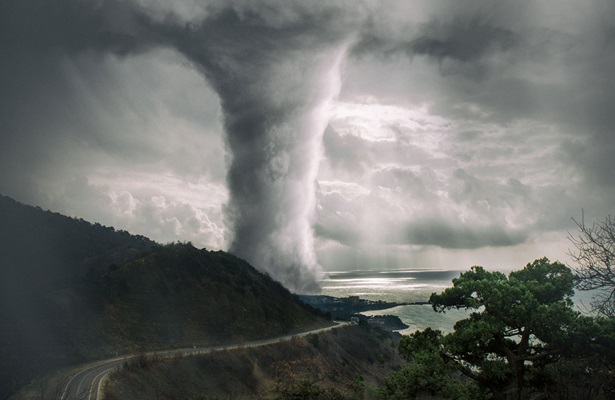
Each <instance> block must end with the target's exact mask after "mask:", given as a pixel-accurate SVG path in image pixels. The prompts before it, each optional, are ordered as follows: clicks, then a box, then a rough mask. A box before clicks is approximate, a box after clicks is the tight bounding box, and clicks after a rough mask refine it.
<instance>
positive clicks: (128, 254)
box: [0, 196, 326, 398]
mask: <svg viewBox="0 0 615 400" xmlns="http://www.w3.org/2000/svg"><path fill="white" fill-rule="evenodd" d="M0 221H2V224H0V326H2V327H3V329H1V330H0V398H4V397H5V396H6V395H7V394H9V393H10V392H11V391H14V390H16V389H17V388H18V387H20V386H22V385H23V384H25V383H27V381H28V380H29V379H30V378H32V377H33V376H34V375H37V374H41V373H44V372H46V371H49V370H51V369H55V368H59V367H62V366H65V365H71V364H74V363H78V362H82V361H86V360H92V359H97V358H103V357H108V356H112V355H115V354H116V353H120V354H122V353H127V352H136V351H141V350H150V349H163V348H172V347H182V346H192V345H193V344H198V345H207V344H216V343H224V342H232V341H240V340H243V339H256V338H262V337H267V336H274V335H279V334H282V333H288V332H292V331H293V330H301V329H305V328H308V327H312V326H317V325H324V324H325V323H326V321H325V320H324V319H322V318H321V317H320V316H318V315H317V314H316V313H314V312H313V309H311V308H309V307H307V306H305V305H304V304H303V303H301V302H300V301H299V300H298V298H297V297H296V296H294V295H292V294H291V293H290V292H288V291H287V290H286V289H285V288H283V287H282V286H281V285H280V284H278V283H276V282H274V281H273V280H271V279H270V278H269V277H267V276H265V275H263V274H261V273H259V272H258V271H256V270H255V269H254V268H253V267H251V266H250V265H249V264H248V263H246V262H245V261H243V260H240V259H238V258H236V257H234V256H232V255H231V254H228V253H224V252H210V251H207V250H198V249H196V248H194V247H193V246H192V245H190V244H172V245H166V246H161V245H158V244H156V243H154V242H152V241H150V240H149V239H147V238H145V237H142V236H132V235H130V234H128V233H127V232H122V231H119V232H118V231H115V230H114V229H113V228H107V227H103V226H100V225H98V224H94V225H92V224H90V223H88V222H86V221H83V220H77V219H73V218H68V217H65V216H62V215H59V214H56V213H51V212H45V211H42V210H40V209H37V208H34V207H29V206H25V205H22V204H19V203H17V202H15V201H13V200H11V199H9V198H6V197H1V196H0Z"/></svg>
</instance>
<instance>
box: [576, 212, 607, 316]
mask: <svg viewBox="0 0 615 400" xmlns="http://www.w3.org/2000/svg"><path fill="white" fill-rule="evenodd" d="M573 221H574V222H575V224H576V225H577V227H578V228H579V234H578V236H577V237H573V236H569V239H570V241H571V242H572V244H573V245H574V246H575V247H576V250H577V251H571V252H569V255H570V256H571V258H572V260H573V261H574V262H575V263H576V264H577V267H575V273H576V278H575V279H576V287H577V288H578V289H579V290H593V291H596V294H595V295H594V298H593V302H592V309H593V311H594V312H596V313H597V314H598V315H604V316H607V317H615V220H613V219H612V218H611V216H610V215H609V216H608V217H606V218H605V220H604V221H597V222H595V223H594V224H592V225H591V226H589V225H586V224H585V219H584V218H583V217H582V218H581V222H577V221H576V220H574V219H573Z"/></svg>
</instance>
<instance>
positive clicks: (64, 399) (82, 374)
mask: <svg viewBox="0 0 615 400" xmlns="http://www.w3.org/2000/svg"><path fill="white" fill-rule="evenodd" d="M346 325H349V323H348V322H335V325H333V326H328V327H325V328H319V329H314V330H311V331H307V332H301V333H297V334H294V335H285V336H280V337H276V338H271V339H265V340H257V341H253V342H246V343H241V344H231V345H225V346H218V347H197V348H192V349H174V350H163V351H152V352H149V353H145V354H139V355H131V356H125V357H116V358H110V359H108V360H101V361H98V362H95V363H93V364H88V365H87V366H85V367H83V368H82V369H79V370H77V371H76V372H74V373H73V375H71V377H70V379H69V380H68V381H67V383H66V386H65V387H64V390H63V391H62V396H61V400H99V399H101V398H102V396H101V392H102V385H103V382H104V380H105V378H106V377H107V375H108V374H109V373H110V372H111V371H112V370H113V369H114V368H116V367H119V366H120V365H122V364H124V363H125V362H127V361H130V360H135V359H137V358H139V357H142V356H145V357H154V356H156V357H161V358H172V357H174V356H176V355H181V356H190V355H196V354H206V353H211V352H214V351H221V350H230V349H239V348H246V347H258V346H266V345H269V344H273V343H280V342H284V341H289V340H291V339H292V338H294V337H295V338H296V337H304V336H308V335H312V334H315V333H320V332H325V331H329V330H331V329H335V328H338V327H340V326H346Z"/></svg>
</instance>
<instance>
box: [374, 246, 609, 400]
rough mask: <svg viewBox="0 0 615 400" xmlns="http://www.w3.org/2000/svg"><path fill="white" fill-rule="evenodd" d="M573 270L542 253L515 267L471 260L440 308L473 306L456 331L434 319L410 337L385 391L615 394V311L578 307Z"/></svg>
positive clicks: (398, 394) (392, 394) (452, 395)
mask: <svg viewBox="0 0 615 400" xmlns="http://www.w3.org/2000/svg"><path fill="white" fill-rule="evenodd" d="M573 286H574V275H573V273H572V271H571V270H570V269H569V268H568V267H566V266H565V265H563V264H561V263H558V262H553V263H551V262H549V260H547V259H545V258H543V259H540V260H536V261H534V262H533V263H531V264H528V265H527V266H526V267H525V268H523V269H521V270H519V271H514V272H511V273H510V274H509V275H508V276H506V275H504V274H502V273H501V272H489V271H486V270H484V269H483V268H482V267H473V268H472V269H471V270H470V271H468V272H465V273H462V274H461V275H460V277H459V278H457V279H454V280H453V286H452V287H451V288H448V289H446V290H444V291H443V292H442V293H441V294H435V293H434V294H432V296H431V298H430V303H431V304H432V305H433V308H434V310H436V311H438V312H445V311H446V310H449V309H452V308H465V309H469V310H473V312H472V313H471V314H470V316H469V317H468V318H466V319H463V320H461V321H458V322H457V323H456V324H455V330H454V332H452V333H450V334H446V335H444V334H443V333H442V332H440V331H437V330H432V329H431V328H427V329H425V330H423V331H419V332H415V333H414V334H412V335H410V336H407V337H404V338H403V339H402V340H401V342H400V345H399V352H400V355H401V356H402V357H404V358H405V359H406V360H408V361H409V363H408V364H407V365H406V366H405V367H404V368H403V369H402V370H401V371H399V372H397V373H395V374H394V375H393V376H391V377H390V378H389V379H388V380H387V381H386V384H385V386H384V387H383V389H382V397H383V398H387V399H412V398H417V397H418V396H420V395H424V394H428V395H437V396H442V397H444V398H449V399H468V400H469V399H498V400H499V399H511V400H513V399H514V400H520V399H611V398H613V396H614V395H615V378H614V377H613V372H614V368H615V320H613V319H609V318H594V317H590V316H583V315H581V314H580V313H578V312H575V311H573V308H572V300H571V297H572V295H573V293H574V291H573Z"/></svg>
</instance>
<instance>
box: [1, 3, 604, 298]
mask: <svg viewBox="0 0 615 400" xmlns="http://www.w3.org/2000/svg"><path fill="white" fill-rule="evenodd" d="M325 4H326V5H325ZM458 4H459V3H458V2H456V1H442V2H432V1H387V2H370V1H363V2H357V1H336V2H325V3H323V2H305V1H284V2H276V1H230V2H228V1H219V2H218V1H198V0H182V1H174V2H158V1H155V0H132V1H109V0H108V1H94V0H92V1H77V0H60V1H57V2H53V3H51V2H47V1H43V0H39V1H36V0H19V1H18V0H8V1H4V2H2V3H1V4H0V133H1V134H0V152H1V156H0V170H1V171H2V173H1V174H0V193H2V194H4V195H8V196H11V197H13V198H15V199H16V200H18V201H21V202H24V203H27V204H32V205H38V206H41V207H42V208H44V209H51V210H53V211H58V212H61V213H65V214H68V215H73V216H77V217H81V218H84V219H87V220H90V221H97V222H100V223H102V224H104V225H112V226H114V227H115V228H117V229H125V230H128V231H130V232H132V233H135V234H143V235H145V236H148V237H150V238H152V239H154V240H157V241H161V242H168V241H175V240H179V241H192V242H193V243H194V244H195V245H197V246H203V247H207V248H209V249H225V250H226V249H230V250H231V251H233V252H235V253H236V254H238V255H240V256H242V257H245V258H246V259H248V261H250V262H252V263H254V264H255V265H256V266H257V267H258V268H260V269H261V270H264V271H266V272H268V273H270V274H271V275H272V276H274V278H276V279H279V280H281V281H282V282H283V283H284V284H285V285H286V286H288V287H290V288H291V289H293V290H295V291H310V290H312V289H314V283H315V282H317V281H318V279H319V278H320V277H321V276H322V274H323V272H326V271H328V270H329V271H331V270H343V269H368V268H369V269H396V268H425V269H434V268H445V269H457V268H458V269H466V268H468V267H469V266H471V265H476V264H478V265H484V266H485V267H488V268H502V269H516V268H519V267H521V266H522V265H524V264H525V263H527V262H529V261H532V260H534V259H536V258H539V257H542V256H547V257H549V258H551V259H553V260H556V259H559V260H562V261H566V260H567V256H566V251H567V249H568V248H569V247H570V243H569V241H568V239H567V235H568V232H569V231H570V232H574V230H575V225H574V223H573V221H572V220H571V218H572V217H574V218H577V219H579V218H580V217H581V212H582V210H584V213H585V219H586V221H590V222H591V221H592V220H593V219H596V218H597V219H602V218H604V217H605V216H606V215H608V214H609V213H610V212H611V211H612V206H613V200H614V199H615V174H613V171H614V170H615V157H613V150H614V149H615V137H614V135H613V129H614V128H613V127H615V123H614V122H615V121H614V120H615V113H613V106H612V105H613V104H615V87H614V85H615V81H614V80H613V79H612V72H613V71H614V70H615V24H614V23H613V18H612V16H613V15H615V5H614V4H613V3H612V2H609V1H607V0H605V1H598V0H595V1H587V2H583V3H579V2H575V1H571V0H570V1H563V2H562V1H555V0H551V1H531V2H516V1H501V2H497V3H495V2H485V1H473V2H467V3H464V5H463V7H459V5H458Z"/></svg>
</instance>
